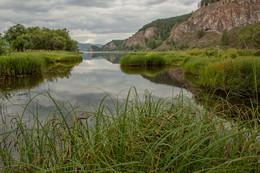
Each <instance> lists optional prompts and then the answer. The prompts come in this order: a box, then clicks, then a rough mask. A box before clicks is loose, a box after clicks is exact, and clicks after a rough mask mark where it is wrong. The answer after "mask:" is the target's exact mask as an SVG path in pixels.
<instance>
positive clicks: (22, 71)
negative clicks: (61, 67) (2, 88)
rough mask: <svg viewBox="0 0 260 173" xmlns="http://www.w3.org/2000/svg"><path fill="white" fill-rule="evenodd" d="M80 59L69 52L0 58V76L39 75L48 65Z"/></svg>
mask: <svg viewBox="0 0 260 173" xmlns="http://www.w3.org/2000/svg"><path fill="white" fill-rule="evenodd" d="M81 60H82V57H81V56H80V55H78V54H75V53H70V52H64V51H63V52H58V51H55V52H48V51H29V52H22V53H12V54H9V55H5V56H0V76H2V77H4V76H20V75H32V74H37V73H38V74H39V73H40V74H41V73H42V70H43V68H44V67H45V66H46V65H47V64H49V63H56V62H73V61H81Z"/></svg>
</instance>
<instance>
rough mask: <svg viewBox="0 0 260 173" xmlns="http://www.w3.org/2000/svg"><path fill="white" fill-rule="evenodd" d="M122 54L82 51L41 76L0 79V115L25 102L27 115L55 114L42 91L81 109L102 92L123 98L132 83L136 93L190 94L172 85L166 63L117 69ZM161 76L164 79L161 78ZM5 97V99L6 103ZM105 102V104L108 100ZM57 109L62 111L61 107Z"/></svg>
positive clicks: (64, 104)
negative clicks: (0, 109) (2, 96)
mask: <svg viewBox="0 0 260 173" xmlns="http://www.w3.org/2000/svg"><path fill="white" fill-rule="evenodd" d="M124 55H125V54H115V53H110V54H107V53H106V54H105V53H102V54H101V53H97V54H95V53H94V54H83V55H82V56H83V61H82V62H81V63H72V64H71V63H66V64H56V65H55V66H53V65H50V66H48V67H47V68H46V69H45V71H44V73H43V75H42V76H35V77H33V76H30V77H23V78H19V79H15V78H14V79H8V80H6V81H3V82H2V83H3V85H1V88H0V89H1V91H0V92H1V93H2V94H3V93H5V94H6V98H7V99H3V100H2V103H3V102H4V104H5V106H4V107H5V109H4V110H5V111H4V112H3V113H2V115H3V116H6V115H16V114H17V113H18V114H20V113H21V112H23V109H24V107H25V106H27V109H28V111H27V112H26V115H27V118H30V116H32V113H35V114H38V115H41V116H43V117H44V116H47V115H49V112H55V113H54V114H59V112H57V108H56V106H55V104H54V103H53V102H52V100H51V99H50V98H49V97H48V96H46V92H48V93H49V94H50V95H51V97H53V98H54V99H55V101H56V103H58V104H59V105H61V107H62V108H67V107H79V108H80V110H81V111H84V110H87V109H88V107H87V106H86V105H98V104H99V103H100V100H101V99H102V98H103V97H104V96H106V94H110V95H111V96H115V97H119V98H125V97H126V96H127V94H128V91H129V88H131V87H132V86H135V88H136V89H137V91H138V94H139V96H140V97H142V95H144V94H145V92H146V90H148V91H150V92H152V94H153V96H154V99H155V100H156V99H158V98H160V97H176V96H178V95H179V93H180V92H181V91H182V92H183V94H184V95H185V96H186V97H192V93H191V92H189V91H188V90H186V89H183V88H181V87H180V86H182V84H180V85H176V82H170V78H171V76H170V73H169V70H168V69H169V68H168V67H166V68H164V69H149V68H146V69H140V70H135V72H131V71H130V70H129V69H128V70H126V69H122V70H121V68H120V65H119V64H118V63H119V61H120V58H121V57H122V56H124ZM165 70H166V71H165ZM123 71H124V72H123ZM133 73H134V74H133ZM164 73H165V74H164ZM166 73H167V74H166ZM167 75H168V76H167ZM165 79H166V80H168V82H165ZM38 93H43V95H40V96H37V98H35V99H34V100H33V101H32V102H31V103H30V104H28V102H29V101H30V100H31V99H32V98H34V97H35V96H36V95H37V94H38ZM6 100H8V103H7V104H6ZM27 104H28V105H27ZM106 104H109V101H108V102H107V103H106ZM14 105H21V107H19V108H17V107H16V108H13V107H14ZM61 110H62V112H66V111H65V109H61Z"/></svg>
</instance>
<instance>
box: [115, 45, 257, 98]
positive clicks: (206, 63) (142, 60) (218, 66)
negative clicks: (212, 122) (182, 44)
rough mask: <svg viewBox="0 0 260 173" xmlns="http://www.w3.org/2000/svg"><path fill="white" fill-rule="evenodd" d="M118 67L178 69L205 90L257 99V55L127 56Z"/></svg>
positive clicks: (185, 53)
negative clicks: (255, 96) (175, 67)
mask: <svg viewBox="0 0 260 173" xmlns="http://www.w3.org/2000/svg"><path fill="white" fill-rule="evenodd" d="M120 64H121V66H128V67H148V66H169V65H178V66H180V67H181V68H182V69H183V70H184V72H185V74H190V75H193V76H194V79H193V82H194V83H195V84H196V85H197V86H199V87H200V88H203V89H205V90H210V91H214V92H215V91H217V90H218V91H221V92H224V93H227V94H228V93H232V94H237V95H241V96H246V97H247V96H254V95H259V93H260V92H259V89H260V52H259V51H249V50H236V49H228V50H200V49H193V50H188V51H176V52H150V53H143V52H137V53H130V54H129V55H128V56H126V57H124V58H122V60H121V62H120Z"/></svg>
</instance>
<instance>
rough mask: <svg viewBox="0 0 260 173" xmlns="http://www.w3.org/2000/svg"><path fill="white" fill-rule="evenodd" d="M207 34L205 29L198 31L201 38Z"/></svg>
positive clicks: (198, 36)
mask: <svg viewBox="0 0 260 173" xmlns="http://www.w3.org/2000/svg"><path fill="white" fill-rule="evenodd" d="M204 35H205V31H204V30H203V29H201V30H198V31H197V38H198V39H201V38H202V37H203V36H204Z"/></svg>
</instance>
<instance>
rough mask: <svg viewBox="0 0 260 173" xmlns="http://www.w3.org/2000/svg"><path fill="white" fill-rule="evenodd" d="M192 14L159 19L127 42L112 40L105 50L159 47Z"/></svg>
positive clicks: (126, 40)
mask: <svg viewBox="0 0 260 173" xmlns="http://www.w3.org/2000/svg"><path fill="white" fill-rule="evenodd" d="M190 16H191V14H185V15H182V16H177V17H170V18H166V19H157V20H155V21H152V22H151V23H149V24H146V25H144V26H143V27H142V28H141V29H139V31H138V32H137V33H136V34H134V35H133V36H131V37H130V38H128V39H125V40H112V41H111V42H109V43H107V44H105V45H104V47H103V48H104V49H105V50H121V49H128V50H132V49H142V48H145V47H150V48H152V49H154V48H156V47H158V46H159V45H160V44H162V43H163V41H166V40H167V38H168V37H169V36H170V31H171V29H172V28H173V27H174V26H176V25H178V24H180V23H182V22H184V21H186V20H188V19H189V18H190Z"/></svg>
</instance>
